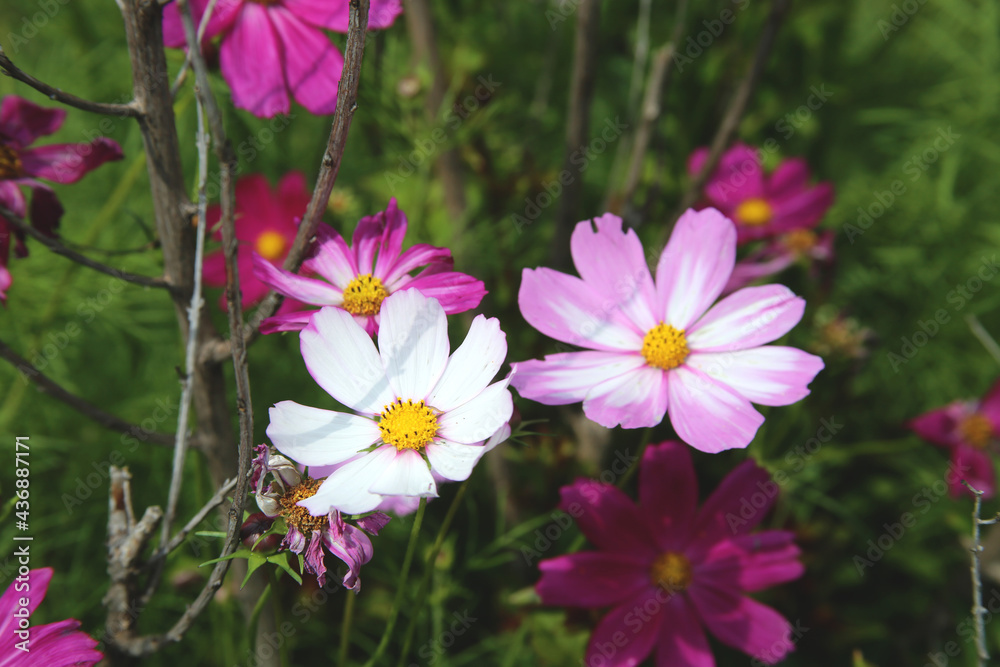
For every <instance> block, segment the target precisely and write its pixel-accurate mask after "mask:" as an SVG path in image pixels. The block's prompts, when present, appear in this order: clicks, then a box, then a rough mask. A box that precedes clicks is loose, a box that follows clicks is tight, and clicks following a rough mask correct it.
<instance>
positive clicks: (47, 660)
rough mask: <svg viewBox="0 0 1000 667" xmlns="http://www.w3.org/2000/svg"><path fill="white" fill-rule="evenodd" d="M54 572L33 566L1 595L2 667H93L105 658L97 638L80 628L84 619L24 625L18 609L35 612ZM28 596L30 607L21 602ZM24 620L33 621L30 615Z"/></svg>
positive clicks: (0, 633) (0, 653) (50, 569)
mask: <svg viewBox="0 0 1000 667" xmlns="http://www.w3.org/2000/svg"><path fill="white" fill-rule="evenodd" d="M52 574H53V571H52V568H51V567H43V568H39V569H37V570H32V571H31V572H29V573H28V576H27V577H18V578H17V579H15V580H14V581H13V582H11V584H10V586H8V587H7V590H6V591H4V594H3V597H0V667H14V666H15V665H44V666H45V667H69V666H70V665H80V666H84V667H89V666H91V665H96V664H97V663H98V662H99V661H100V660H102V659H103V658H104V655H103V654H102V653H101V652H100V651H98V650H97V649H95V648H94V647H95V646H97V642H96V641H94V639H93V638H91V637H90V635H88V634H87V633H85V632H81V631H80V622H79V621H77V620H75V619H72V618H67V619H66V620H65V621H57V622H55V623H47V624H45V625H31V626H30V627H28V628H25V627H22V626H21V625H20V622H19V618H18V617H17V616H15V613H16V612H18V611H19V610H21V609H23V608H27V610H28V613H29V614H34V613H35V609H36V608H37V607H38V605H39V604H41V602H42V600H44V599H45V594H46V593H47V592H48V590H49V582H51V581H52ZM25 585H26V587H24V586H25ZM24 598H27V600H28V604H27V607H22V606H21V604H20V602H21V600H22V599H24ZM24 621H25V622H30V616H29V618H27V619H24ZM22 633H23V634H22Z"/></svg>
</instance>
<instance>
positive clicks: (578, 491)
mask: <svg viewBox="0 0 1000 667" xmlns="http://www.w3.org/2000/svg"><path fill="white" fill-rule="evenodd" d="M559 493H560V496H561V501H560V502H559V509H561V510H562V511H564V512H566V513H567V514H569V515H570V516H571V517H573V518H574V519H576V523H577V525H578V526H580V530H581V531H583V534H584V535H585V536H586V537H587V539H588V540H590V542H591V543H592V544H593V545H594V546H596V547H597V548H598V549H600V550H602V551H610V552H612V553H624V554H630V555H633V556H636V557H641V558H645V559H648V560H649V561H650V562H652V559H653V558H655V557H656V555H657V553H658V552H657V548H656V545H655V543H654V541H653V538H652V536H651V535H650V534H649V529H648V528H647V526H646V523H645V521H644V519H643V517H642V515H641V514H640V513H639V510H638V509H637V508H636V506H635V505H634V504H633V503H632V501H631V500H630V499H629V497H628V496H626V495H625V492H624V491H622V490H621V489H619V488H617V487H614V486H611V485H610V484H603V483H601V482H597V481H595V480H591V479H578V480H576V481H575V482H574V483H573V484H570V485H569V486H564V487H562V488H561V489H560V490H559Z"/></svg>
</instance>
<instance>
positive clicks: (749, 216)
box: [736, 197, 774, 227]
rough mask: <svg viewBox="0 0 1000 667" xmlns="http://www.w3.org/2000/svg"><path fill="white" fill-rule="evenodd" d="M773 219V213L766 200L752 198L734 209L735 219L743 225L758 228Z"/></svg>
mask: <svg viewBox="0 0 1000 667" xmlns="http://www.w3.org/2000/svg"><path fill="white" fill-rule="evenodd" d="M773 217H774V211H773V210H772V209H771V205H770V204H768V203H767V200H766V199H761V198H759V197H754V198H753V199H747V200H746V201H744V202H740V205H739V206H737V207H736V218H737V220H738V222H742V223H743V224H744V225H751V226H754V227H755V226H758V225H766V224H767V223H769V222H771V218H773Z"/></svg>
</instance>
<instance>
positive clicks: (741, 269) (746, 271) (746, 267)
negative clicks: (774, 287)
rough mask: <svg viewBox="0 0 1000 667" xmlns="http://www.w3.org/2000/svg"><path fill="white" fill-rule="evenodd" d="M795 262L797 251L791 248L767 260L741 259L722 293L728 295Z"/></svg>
mask: <svg viewBox="0 0 1000 667" xmlns="http://www.w3.org/2000/svg"><path fill="white" fill-rule="evenodd" d="M794 262H795V253H793V252H791V251H789V250H784V251H783V252H781V253H780V254H779V255H777V256H776V257H773V258H770V259H766V260H760V261H754V260H750V259H749V258H747V259H744V260H740V261H739V262H736V266H735V267H733V275H731V276H729V282H727V283H726V288H725V289H724V290H722V295H723V296H728V295H730V294H732V293H733V292H736V291H737V290H740V289H742V288H744V287H746V286H747V285H749V284H750V283H752V282H754V281H756V280H760V279H761V278H766V277H767V276H773V275H774V274H776V273H778V272H780V271H784V270H785V269H787V268H788V267H789V266H791V265H792V264H793V263H794Z"/></svg>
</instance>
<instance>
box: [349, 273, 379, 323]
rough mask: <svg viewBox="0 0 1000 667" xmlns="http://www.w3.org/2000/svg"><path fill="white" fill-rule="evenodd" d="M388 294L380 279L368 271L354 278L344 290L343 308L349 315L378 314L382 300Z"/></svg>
mask: <svg viewBox="0 0 1000 667" xmlns="http://www.w3.org/2000/svg"><path fill="white" fill-rule="evenodd" d="M387 296H389V292H388V290H386V288H385V286H383V285H382V281H381V280H379V279H378V278H376V277H375V276H373V275H372V274H370V273H364V274H361V275H360V276H358V277H357V278H355V279H354V280H352V281H351V282H350V284H348V285H347V288H346V289H345V290H344V310H346V311H347V312H349V313H350V314H351V315H366V316H369V317H371V316H373V315H378V312H379V310H380V309H381V308H382V301H384V300H385V298H386V297H387Z"/></svg>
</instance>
